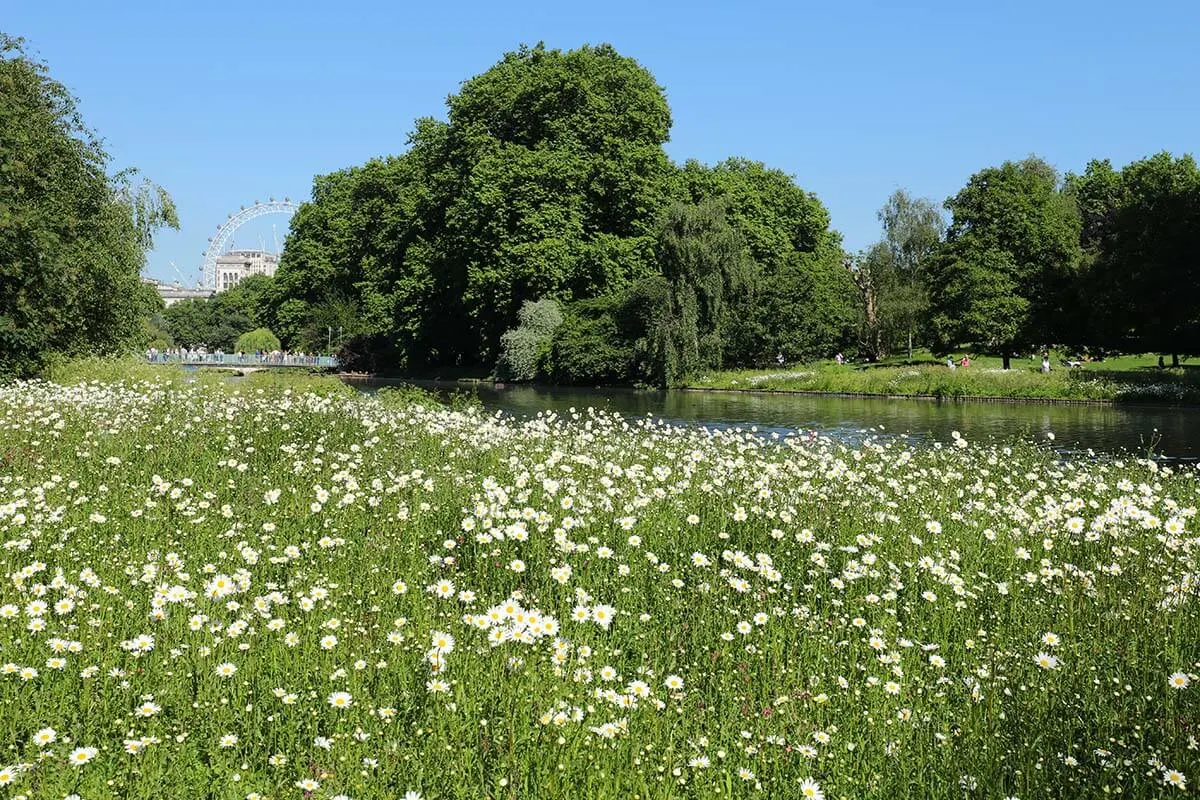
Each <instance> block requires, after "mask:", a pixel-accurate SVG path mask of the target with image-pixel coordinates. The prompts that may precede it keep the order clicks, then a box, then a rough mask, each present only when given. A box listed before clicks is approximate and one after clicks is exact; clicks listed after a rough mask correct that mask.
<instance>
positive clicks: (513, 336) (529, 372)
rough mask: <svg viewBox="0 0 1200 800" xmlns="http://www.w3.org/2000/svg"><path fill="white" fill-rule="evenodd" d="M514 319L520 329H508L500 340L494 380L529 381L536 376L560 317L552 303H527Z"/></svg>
mask: <svg viewBox="0 0 1200 800" xmlns="http://www.w3.org/2000/svg"><path fill="white" fill-rule="evenodd" d="M517 319H518V321H519V322H520V327H517V328H511V329H509V330H507V331H505V332H504V334H503V335H502V336H501V337H500V357H499V358H498V359H497V360H496V377H497V378H498V379H499V380H502V381H531V380H533V379H534V378H536V377H537V376H538V373H539V372H541V371H542V365H543V364H544V363H545V360H546V358H547V357H548V356H549V354H550V342H551V339H552V337H553V335H554V330H555V329H556V328H558V326H560V325H561V324H562V321H563V315H562V310H561V309H560V308H559V306H558V303H557V302H556V301H554V300H539V301H537V302H536V303H534V302H530V301H526V302H525V303H524V304H522V306H521V310H520V312H518V314H517Z"/></svg>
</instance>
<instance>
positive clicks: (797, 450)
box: [0, 373, 1200, 800]
mask: <svg viewBox="0 0 1200 800" xmlns="http://www.w3.org/2000/svg"><path fill="white" fill-rule="evenodd" d="M1198 505H1200V484H1198V483H1197V481H1196V477H1195V472H1194V471H1190V470H1189V471H1179V472H1176V471H1174V470H1172V469H1170V468H1164V467H1159V466H1156V465H1154V464H1151V463H1147V462H1138V461H1132V460H1129V461H1124V462H1121V461H1117V462H1103V463H1101V462H1091V461H1078V462H1077V461H1065V462H1064V461H1063V460H1062V459H1061V458H1060V457H1058V456H1057V455H1055V454H1053V453H1049V452H1046V451H1044V450H1041V449H1038V448H1036V447H1033V446H1017V447H1015V448H1012V449H1009V448H1003V449H1001V448H998V447H990V446H981V445H977V444H975V443H972V442H967V441H965V440H963V439H954V440H953V441H947V442H945V443H943V446H940V447H924V448H921V449H911V448H909V447H907V446H906V445H904V444H903V443H902V442H900V441H898V440H886V441H868V442H867V443H866V444H864V445H862V446H861V447H860V448H858V449H852V448H850V447H847V446H844V445H841V444H838V443H836V442H833V441H829V440H825V439H821V438H807V437H806V438H800V437H792V438H788V439H786V440H784V441H774V440H772V439H769V438H767V437H757V436H754V435H751V434H749V433H745V432H731V431H711V430H705V429H700V428H668V427H665V426H662V425H658V424H655V423H654V422H652V421H636V422H635V421H629V420H624V419H621V418H619V417H616V416H614V415H610V414H606V413H603V412H594V411H588V410H580V411H579V412H578V413H575V412H572V413H570V414H567V415H564V416H558V415H555V414H548V415H542V416H539V417H538V418H536V419H529V420H523V421H522V420H506V419H503V418H496V417H494V416H492V415H489V414H487V413H484V412H483V411H481V410H479V409H475V408H471V407H464V408H460V409H451V408H446V407H442V406H438V405H435V404H431V403H429V402H428V401H427V399H426V398H425V397H423V396H422V395H421V394H420V393H419V392H414V391H411V390H401V391H397V392H392V393H384V395H383V396H382V397H381V398H373V397H365V396H356V395H354V394H352V393H342V392H323V391H308V390H307V389H305V388H303V387H300V388H297V387H294V386H282V385H254V384H252V383H250V382H238V383H229V382H224V383H223V382H208V381H181V382H176V381H173V380H168V379H166V377H159V376H158V374H157V373H156V374H155V375H151V376H150V377H149V379H146V378H145V376H142V375H140V374H139V376H138V377H137V378H135V379H132V380H129V379H127V380H119V381H116V382H103V381H98V380H94V379H93V380H86V381H80V382H76V383H73V384H72V385H63V384H55V383H47V382H33V383H24V384H12V385H9V386H4V387H0V542H2V543H3V546H2V547H0V570H2V571H3V573H4V575H5V576H6V579H5V580H4V581H2V582H0V662H3V665H2V666H0V697H3V699H4V705H5V713H4V714H3V715H0V743H3V744H4V748H5V749H4V753H5V754H6V755H5V756H3V760H0V791H3V792H5V793H6V794H5V795H4V796H6V797H27V798H32V797H38V798H40V797H48V798H62V797H65V796H68V795H77V796H79V797H83V798H87V799H88V800H113V799H114V798H127V799H128V800H139V798H162V797H169V798H175V797H188V798H214V799H215V798H221V799H222V800H226V799H228V800H234V799H235V798H236V799H237V800H241V798H250V800H265V798H272V799H275V798H291V797H295V798H312V799H314V800H334V798H353V799H354V800H370V798H401V797H422V798H424V800H449V799H451V798H455V799H457V798H464V799H465V798H489V799H491V800H524V799H525V798H538V800H559V799H560V798H564V799H565V798H571V799H572V800H573V799H574V798H588V799H589V800H592V799H597V800H616V799H617V798H622V799H624V798H633V797H637V798H641V799H642V800H658V799H659V798H663V799H664V800H665V799H666V798H715V797H719V798H722V799H724V798H751V797H759V798H793V797H803V796H806V795H805V794H803V792H804V791H805V790H807V791H808V793H809V794H808V795H807V796H811V797H820V796H822V793H823V796H824V797H827V798H830V800H833V798H839V799H840V798H866V799H867V800H871V799H873V798H879V799H880V800H882V799H883V798H887V799H888V800H891V798H899V797H922V798H934V800H963V798H968V797H969V798H974V797H997V798H999V797H1019V798H1033V797H1092V796H1102V795H1103V796H1107V795H1109V794H1120V795H1121V796H1124V797H1134V798H1152V797H1161V796H1163V794H1164V793H1165V792H1175V791H1176V789H1175V788H1174V787H1175V786H1183V785H1184V784H1185V783H1186V781H1187V780H1188V778H1189V777H1190V776H1191V775H1192V773H1193V772H1194V769H1195V767H1194V765H1195V763H1196V762H1195V753H1194V752H1193V749H1194V742H1195V738H1194V737H1196V736H1197V735H1200V731H1198V730H1197V723H1196V720H1197V719H1198V718H1200V694H1198V693H1197V692H1198V691H1200V690H1198V689H1197V688H1196V687H1197V685H1196V683H1195V682H1196V681H1198V680H1200V650H1198V649H1197V645H1196V643H1197V642H1198V641H1200V605H1198V604H1197V603H1198V601H1197V592H1196V578H1195V576H1196V575H1197V574H1200V556H1198V553H1200V548H1197V547H1196V546H1195V544H1196V542H1197V539H1195V538H1194V537H1193V535H1192V534H1193V531H1192V528H1193V527H1194V526H1195V524H1196V522H1195V511H1196V508H1197V506H1198ZM406 793H407V794H406Z"/></svg>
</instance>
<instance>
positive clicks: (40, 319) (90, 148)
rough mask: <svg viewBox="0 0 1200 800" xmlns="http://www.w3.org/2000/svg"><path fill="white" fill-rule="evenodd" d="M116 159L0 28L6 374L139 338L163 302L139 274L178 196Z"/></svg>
mask: <svg viewBox="0 0 1200 800" xmlns="http://www.w3.org/2000/svg"><path fill="white" fill-rule="evenodd" d="M108 164H109V158H108V155H107V154H106V153H105V152H104V149H103V148H102V146H101V144H100V141H99V139H98V138H97V137H96V136H95V135H94V134H93V133H92V132H91V131H90V130H89V129H88V128H87V127H86V125H85V124H84V122H83V119H82V117H81V116H80V114H79V111H78V108H77V104H76V101H75V98H74V97H73V96H72V95H71V93H70V92H69V91H67V89H66V88H65V87H64V86H63V85H62V84H61V83H59V82H58V81H56V80H55V79H53V78H52V77H50V74H49V71H48V69H47V67H46V65H45V64H42V63H41V62H39V61H36V60H34V59H33V58H31V57H29V55H28V54H27V53H26V52H25V50H24V47H23V43H22V42H21V40H19V39H14V38H11V37H8V36H6V35H4V34H0V376H3V375H26V374H29V373H31V372H34V371H36V370H37V369H39V368H40V367H41V366H42V364H44V362H45V361H46V359H47V358H50V357H51V356H53V355H54V354H64V355H77V354H84V353H113V352H117V351H120V350H122V349H126V348H131V347H133V346H134V345H136V344H138V343H139V340H140V339H141V338H142V337H143V336H144V335H145V334H146V330H147V328H146V326H145V319H146V318H148V317H149V316H150V314H151V313H152V312H153V311H154V310H156V309H157V308H159V307H161V302H160V301H159V299H158V297H157V295H156V294H155V292H154V291H153V289H151V288H149V287H148V286H147V285H146V284H144V283H143V282H142V280H141V277H140V275H141V268H142V264H143V261H144V258H145V253H146V250H147V249H148V248H149V247H150V246H151V244H152V238H153V232H154V231H155V230H156V229H157V228H158V227H160V226H161V225H170V226H173V227H178V220H177V218H176V215H175V209H174V206H173V204H172V203H171V199H170V197H169V196H168V195H167V194H166V192H165V191H163V190H162V189H160V188H159V187H157V186H155V185H154V184H152V183H149V182H147V181H138V180H136V178H137V175H136V172H134V171H132V170H126V171H124V172H120V173H117V174H116V175H113V176H110V175H109V174H108V173H107V171H106V170H107V167H108Z"/></svg>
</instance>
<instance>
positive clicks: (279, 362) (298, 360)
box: [146, 352, 339, 368]
mask: <svg viewBox="0 0 1200 800" xmlns="http://www.w3.org/2000/svg"><path fill="white" fill-rule="evenodd" d="M146 360H147V361H148V362H150V363H151V364H182V365H184V366H231V367H324V368H337V367H338V366H339V363H338V359H337V356H317V355H307V354H305V355H299V354H297V353H263V354H262V355H257V354H254V353H244V354H242V355H238V354H236V353H196V352H189V353H147V354H146Z"/></svg>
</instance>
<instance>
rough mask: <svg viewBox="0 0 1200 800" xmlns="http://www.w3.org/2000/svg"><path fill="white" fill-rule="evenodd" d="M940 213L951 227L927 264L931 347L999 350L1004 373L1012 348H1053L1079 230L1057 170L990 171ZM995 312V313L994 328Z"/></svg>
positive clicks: (1035, 162)
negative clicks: (945, 214) (946, 215)
mask: <svg viewBox="0 0 1200 800" xmlns="http://www.w3.org/2000/svg"><path fill="white" fill-rule="evenodd" d="M946 208H947V209H949V211H950V212H951V214H952V216H953V219H952V222H951V224H950V228H949V230H948V231H947V233H946V241H945V243H944V244H943V245H942V246H941V247H939V248H938V251H937V253H936V255H935V256H934V257H933V258H932V259H930V262H929V281H930V284H929V287H930V320H929V322H930V327H931V330H932V333H933V335H934V338H935V341H936V343H937V344H938V346H939V347H941V348H943V349H947V348H950V347H952V346H954V345H959V344H969V345H973V346H975V347H979V348H983V349H986V350H990V351H992V352H999V353H1000V354H1001V355H1003V356H1004V359H1005V365H1006V366H1007V365H1008V360H1009V357H1010V355H1011V354H1012V353H1013V352H1015V351H1016V350H1019V349H1021V348H1024V347H1029V346H1035V345H1046V344H1049V343H1052V342H1056V341H1059V340H1060V339H1061V337H1063V336H1064V334H1065V332H1066V330H1067V329H1068V325H1067V320H1068V307H1069V305H1070V302H1071V301H1070V292H1071V289H1072V288H1073V281H1074V277H1075V273H1076V269H1077V267H1078V265H1079V262H1080V244H1079V236H1080V228H1081V222H1080V217H1079V212H1078V210H1077V206H1076V203H1075V200H1074V197H1073V196H1072V194H1071V193H1070V192H1069V191H1064V186H1063V184H1062V182H1061V181H1060V180H1059V176H1058V173H1057V172H1056V171H1055V170H1054V168H1053V167H1051V166H1050V165H1049V164H1047V163H1046V162H1044V161H1042V160H1041V159H1038V158H1034V157H1030V158H1027V159H1025V160H1023V161H1019V162H1013V161H1006V162H1005V163H1004V164H1003V165H1001V166H999V167H989V168H987V169H984V170H981V171H980V172H977V173H975V175H973V176H971V180H970V181H969V182H968V183H967V185H966V186H965V187H964V188H963V189H962V190H961V191H960V192H959V193H958V194H957V195H955V196H954V197H952V198H950V199H949V200H947V201H946ZM1006 298H1007V299H1006ZM1010 299H1011V302H1010ZM992 313H995V314H999V315H1000V318H999V320H998V321H997V323H996V324H993V323H992V322H991V321H990V320H991V317H990V316H989V315H990V314H992Z"/></svg>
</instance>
